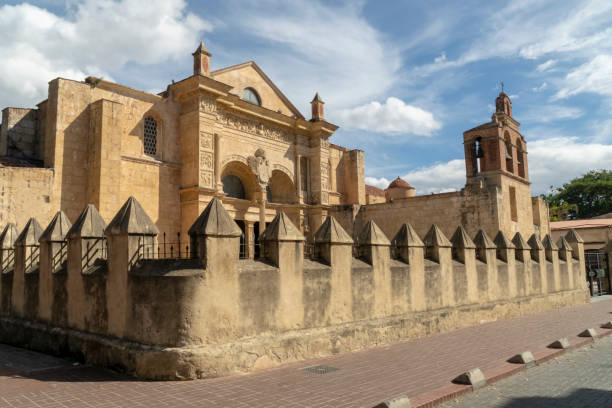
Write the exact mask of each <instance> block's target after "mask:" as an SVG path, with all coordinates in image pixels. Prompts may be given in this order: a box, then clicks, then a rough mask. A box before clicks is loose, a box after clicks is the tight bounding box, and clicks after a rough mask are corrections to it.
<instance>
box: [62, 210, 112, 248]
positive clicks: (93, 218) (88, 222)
mask: <svg viewBox="0 0 612 408" xmlns="http://www.w3.org/2000/svg"><path fill="white" fill-rule="evenodd" d="M105 228H106V223H105V222H104V220H103V219H102V217H101V216H100V213H99V212H98V210H97V209H96V206H95V205H93V204H87V206H86V207H85V209H83V211H82V212H81V214H80V215H79V217H78V218H77V220H76V221H75V223H74V224H72V227H71V228H70V229H69V230H68V233H67V234H66V238H67V239H74V238H101V237H104V229H105Z"/></svg>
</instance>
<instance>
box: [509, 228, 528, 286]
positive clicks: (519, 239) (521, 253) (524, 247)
mask: <svg viewBox="0 0 612 408" xmlns="http://www.w3.org/2000/svg"><path fill="white" fill-rule="evenodd" d="M512 243H513V244H514V248H515V250H514V258H515V259H516V263H515V264H516V275H517V278H516V283H517V285H516V287H517V292H518V295H519V296H527V295H530V294H531V293H533V287H532V279H531V276H532V274H533V273H532V271H531V247H530V246H529V245H528V244H527V242H525V240H524V239H523V236H522V235H521V233H520V232H517V233H516V234H515V235H514V238H512Z"/></svg>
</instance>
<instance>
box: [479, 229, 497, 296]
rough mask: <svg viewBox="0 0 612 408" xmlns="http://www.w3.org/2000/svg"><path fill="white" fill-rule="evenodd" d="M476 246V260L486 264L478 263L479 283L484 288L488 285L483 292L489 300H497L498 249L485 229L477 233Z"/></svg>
mask: <svg viewBox="0 0 612 408" xmlns="http://www.w3.org/2000/svg"><path fill="white" fill-rule="evenodd" d="M474 245H475V246H476V259H477V260H478V261H480V262H482V263H483V264H485V265H481V264H478V263H477V265H476V269H477V273H478V281H479V282H482V285H483V286H484V285H486V288H485V290H483V292H486V297H487V299H488V300H496V299H498V298H499V286H498V279H497V278H498V269H497V261H496V255H495V254H496V249H497V247H496V246H495V243H494V242H493V240H492V239H491V238H490V237H489V236H488V235H487V233H486V232H485V231H484V230H483V229H480V230H478V232H477V233H476V236H475V237H474ZM481 269H482V270H484V272H481ZM482 273H484V275H485V276H481V275H482ZM479 285H480V283H479ZM483 295H484V293H483Z"/></svg>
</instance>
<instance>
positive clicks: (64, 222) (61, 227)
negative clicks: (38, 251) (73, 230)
mask: <svg viewBox="0 0 612 408" xmlns="http://www.w3.org/2000/svg"><path fill="white" fill-rule="evenodd" d="M70 227H72V224H71V223H70V220H68V217H67V216H66V214H64V212H63V211H58V212H57V213H56V214H55V216H54V217H53V219H52V220H51V222H50V223H49V225H47V228H45V230H44V231H43V233H42V235H41V236H40V239H39V242H63V241H65V240H66V235H67V234H68V231H69V230H70Z"/></svg>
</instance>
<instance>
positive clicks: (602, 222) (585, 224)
mask: <svg viewBox="0 0 612 408" xmlns="http://www.w3.org/2000/svg"><path fill="white" fill-rule="evenodd" d="M597 227H612V218H590V219H587V220H570V221H551V222H550V229H551V230H563V229H570V228H576V229H579V228H597Z"/></svg>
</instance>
